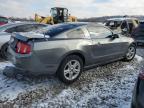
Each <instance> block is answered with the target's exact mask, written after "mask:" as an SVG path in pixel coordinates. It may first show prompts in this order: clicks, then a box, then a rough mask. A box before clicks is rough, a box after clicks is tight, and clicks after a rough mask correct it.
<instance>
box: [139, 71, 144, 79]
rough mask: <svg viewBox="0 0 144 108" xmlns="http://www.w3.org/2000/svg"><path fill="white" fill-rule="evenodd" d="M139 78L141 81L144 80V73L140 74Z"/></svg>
mask: <svg viewBox="0 0 144 108" xmlns="http://www.w3.org/2000/svg"><path fill="white" fill-rule="evenodd" d="M139 78H140V79H141V80H144V72H143V73H140V74H139Z"/></svg>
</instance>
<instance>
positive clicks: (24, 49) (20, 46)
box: [16, 42, 31, 54]
mask: <svg viewBox="0 0 144 108" xmlns="http://www.w3.org/2000/svg"><path fill="white" fill-rule="evenodd" d="M30 52H31V45H29V44H27V43H23V42H17V44H16V53H20V54H30Z"/></svg>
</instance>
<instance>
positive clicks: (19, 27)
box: [16, 24, 35, 32]
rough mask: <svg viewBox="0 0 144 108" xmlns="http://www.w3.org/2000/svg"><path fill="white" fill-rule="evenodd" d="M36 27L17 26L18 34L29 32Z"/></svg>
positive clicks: (28, 25)
mask: <svg viewBox="0 0 144 108" xmlns="http://www.w3.org/2000/svg"><path fill="white" fill-rule="evenodd" d="M34 29H35V27H34V26H33V25H31V24H27V25H20V26H17V28H16V32H29V31H32V30H34Z"/></svg>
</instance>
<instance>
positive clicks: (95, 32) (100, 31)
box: [87, 26, 112, 38]
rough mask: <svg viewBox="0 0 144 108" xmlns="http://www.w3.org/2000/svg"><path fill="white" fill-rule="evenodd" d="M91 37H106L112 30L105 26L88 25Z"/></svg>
mask: <svg viewBox="0 0 144 108" xmlns="http://www.w3.org/2000/svg"><path fill="white" fill-rule="evenodd" d="M87 29H88V31H89V33H90V36H91V38H106V37H108V36H110V35H112V32H111V31H110V30H108V29H107V28H105V27H94V26H89V27H87Z"/></svg>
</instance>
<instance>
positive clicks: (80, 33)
mask: <svg viewBox="0 0 144 108" xmlns="http://www.w3.org/2000/svg"><path fill="white" fill-rule="evenodd" d="M67 37H68V38H84V37H85V35H84V32H83V31H82V30H81V29H76V30H73V31H71V32H69V33H67Z"/></svg>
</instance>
